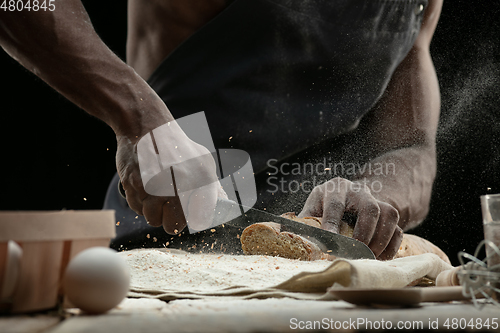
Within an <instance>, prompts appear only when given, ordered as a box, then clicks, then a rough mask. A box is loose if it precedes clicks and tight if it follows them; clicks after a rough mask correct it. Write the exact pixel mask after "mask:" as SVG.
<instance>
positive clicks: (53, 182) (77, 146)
mask: <svg viewBox="0 0 500 333" xmlns="http://www.w3.org/2000/svg"><path fill="white" fill-rule="evenodd" d="M106 3H107V2H106ZM56 5H57V4H56ZM84 5H85V7H86V8H87V10H88V11H89V15H90V17H91V19H92V22H93V23H94V25H95V29H96V31H97V32H98V34H99V35H100V36H101V38H102V39H103V40H104V42H105V43H106V44H107V45H108V46H109V47H110V48H111V49H112V50H113V51H114V52H116V53H117V54H118V55H119V56H120V57H121V58H122V59H125V39H126V29H127V16H126V10H127V2H126V1H113V2H109V4H105V2H102V1H84ZM56 9H57V7H56ZM0 73H1V78H2V85H1V90H0V96H1V103H0V126H1V136H2V143H3V144H2V154H1V164H0V167H1V171H2V172H1V174H2V178H1V180H0V182H1V187H0V210H51V209H56V210H57V209H62V208H66V209H100V208H101V207H102V202H103V200H104V195H105V191H106V188H107V185H108V182H109V180H110V179H111V178H112V176H113V174H114V172H115V165H114V154H115V151H116V140H115V137H114V134H113V132H112V131H111V130H110V129H109V128H108V127H107V125H105V124H104V123H103V122H101V121H99V120H97V119H96V118H93V117H91V116H89V115H88V114H87V113H85V112H84V111H83V110H81V109H79V108H78V107H76V106H74V105H73V104H72V103H70V102H69V101H67V100H66V99H65V98H64V97H62V96H61V95H59V94H58V93H57V92H56V91H54V90H53V89H52V88H50V87H49V86H47V85H46V84H45V83H44V82H43V81H41V80H40V79H38V78H37V77H35V76H34V75H33V74H31V73H30V72H28V71H27V70H25V69H24V68H23V67H21V66H20V65H19V64H18V63H17V62H15V61H14V60H12V59H11V58H10V57H9V56H8V55H7V54H5V53H4V52H3V51H0ZM108 149H109V150H108ZM84 198H85V199H84Z"/></svg>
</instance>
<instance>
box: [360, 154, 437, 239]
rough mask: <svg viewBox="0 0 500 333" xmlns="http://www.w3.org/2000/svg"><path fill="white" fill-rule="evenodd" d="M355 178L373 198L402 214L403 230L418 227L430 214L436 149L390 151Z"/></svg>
mask: <svg viewBox="0 0 500 333" xmlns="http://www.w3.org/2000/svg"><path fill="white" fill-rule="evenodd" d="M360 170H363V171H364V173H363V174H361V173H359V174H358V175H356V177H355V180H358V181H363V182H365V183H366V184H367V185H368V187H370V189H371V192H372V195H373V196H374V197H375V198H376V199H377V200H380V201H383V202H386V203H389V204H391V205H392V206H393V207H395V208H396V209H397V210H398V212H399V223H398V224H399V226H400V227H401V228H402V229H403V230H408V229H411V228H413V227H415V226H417V225H418V224H419V223H420V222H422V220H423V219H424V218H425V216H426V215H427V213H428V210H429V202H430V197H431V191H432V184H433V182H434V178H435V175H436V158H435V150H434V148H433V147H428V146H415V147H409V148H403V149H399V150H395V151H391V152H388V153H385V154H383V155H382V156H380V157H378V158H375V159H373V160H371V161H370V162H369V163H368V165H367V166H366V167H365V168H364V169H360Z"/></svg>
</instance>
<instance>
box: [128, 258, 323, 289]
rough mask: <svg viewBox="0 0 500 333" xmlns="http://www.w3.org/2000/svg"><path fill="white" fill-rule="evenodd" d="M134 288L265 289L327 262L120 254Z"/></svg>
mask: <svg viewBox="0 0 500 333" xmlns="http://www.w3.org/2000/svg"><path fill="white" fill-rule="evenodd" d="M120 255H122V256H123V257H124V258H125V259H126V261H127V263H128V265H129V267H130V273H131V282H130V286H131V288H141V289H154V290H175V291H189V292H209V291H215V290H222V289H225V288H229V287H235V286H238V287H249V288H259V289H260V288H266V287H271V286H274V285H276V284H279V283H281V282H284V281H286V280H287V279H289V278H291V277H292V276H294V275H297V274H298V273H300V272H319V271H322V270H324V269H325V268H327V267H328V266H330V264H331V262H330V261H327V260H316V261H299V260H291V259H285V258H278V257H271V256H244V255H239V256H238V255H226V254H194V253H187V252H181V251H179V252H169V251H164V250H158V249H139V250H132V251H125V252H120Z"/></svg>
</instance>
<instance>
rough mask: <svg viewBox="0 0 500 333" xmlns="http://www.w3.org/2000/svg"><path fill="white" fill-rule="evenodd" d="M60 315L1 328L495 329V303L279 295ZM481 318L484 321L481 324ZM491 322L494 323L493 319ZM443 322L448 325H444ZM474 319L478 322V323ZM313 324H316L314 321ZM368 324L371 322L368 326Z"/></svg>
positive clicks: (146, 302) (23, 318)
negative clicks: (396, 303) (369, 302)
mask: <svg viewBox="0 0 500 333" xmlns="http://www.w3.org/2000/svg"><path fill="white" fill-rule="evenodd" d="M67 312H68V314H67V315H66V316H65V317H66V318H65V319H63V318H61V317H58V316H57V315H55V314H43V315H40V314H38V315H30V316H28V315H20V316H3V317H0V332H2V333H14V332H15V333H28V332H29V333H34V332H41V333H42V332H43V333H63V332H71V333H80V332H92V333H100V332H103V333H109V332H111V333H115V332H116V333H125V332H146V333H148V332H207V333H208V332H287V331H293V332H296V331H301V328H303V329H304V330H305V329H307V328H311V329H313V330H316V331H335V330H336V328H340V329H341V330H342V331H356V330H370V328H372V329H376V328H379V329H382V328H385V329H396V328H397V327H398V325H399V326H403V327H404V326H406V328H407V329H410V330H415V331H421V330H423V329H427V330H429V329H430V330H433V331H434V330H435V331H453V329H454V328H456V329H459V328H460V325H462V327H461V328H464V329H465V330H467V331H473V330H476V329H479V328H481V330H483V331H486V330H489V331H496V332H500V328H499V327H497V326H498V325H500V324H498V323H499V320H500V309H499V308H497V307H494V306H493V305H492V304H486V305H485V306H484V307H483V308H482V309H481V310H480V309H477V308H475V307H474V305H473V304H471V303H461V302H452V303H422V304H421V305H420V306H417V307H409V308H368V307H356V306H353V305H351V304H349V303H346V302H344V301H305V300H295V299H289V298H281V299H275V298H270V299H262V300H260V299H250V300H241V299H232V298H228V297H225V298H213V299H203V300H188V299H185V300H175V301H171V302H168V303H167V302H164V301H161V300H157V299H144V298H142V299H132V298H128V299H125V300H124V301H123V302H122V303H121V304H120V305H119V306H118V307H117V308H115V309H113V310H111V311H109V312H108V313H106V314H103V315H96V316H91V315H85V314H82V313H79V310H77V309H70V310H69V311H67ZM486 321H488V323H489V324H490V327H489V329H488V327H486V326H485V324H486ZM495 323H496V324H495ZM447 324H448V325H447ZM480 324H482V325H481V327H480V326H479V325H480ZM314 325H316V326H314ZM370 325H371V326H370Z"/></svg>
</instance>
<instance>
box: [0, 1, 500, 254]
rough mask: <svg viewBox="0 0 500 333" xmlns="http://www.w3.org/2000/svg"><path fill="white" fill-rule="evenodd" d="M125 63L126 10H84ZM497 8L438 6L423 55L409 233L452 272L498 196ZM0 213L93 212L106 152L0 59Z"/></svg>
mask: <svg viewBox="0 0 500 333" xmlns="http://www.w3.org/2000/svg"><path fill="white" fill-rule="evenodd" d="M84 5H85V7H86V9H87V10H88V12H89V15H90V17H91V19H92V22H93V23H94V26H95V29H96V31H97V33H98V34H99V35H100V36H101V38H102V39H103V40H104V42H105V43H106V44H107V45H108V46H109V47H110V48H111V49H112V50H113V51H114V52H116V53H117V54H118V55H119V56H120V57H121V58H122V59H125V40H126V27H127V16H126V10H127V4H126V1H109V2H108V1H84ZM499 14H500V3H498V2H497V1H493V0H485V1H465V0H453V1H451V0H445V2H444V6H443V12H442V15H441V20H440V23H439V25H438V27H437V31H436V34H435V36H434V39H433V43H432V47H431V52H432V56H433V59H434V64H435V66H436V70H437V73H438V77H439V80H440V87H441V93H442V110H441V113H442V115H441V121H440V128H439V133H438V176H437V179H436V183H435V186H434V192H433V198H432V204H431V211H430V213H429V216H428V218H427V219H426V221H425V222H424V223H423V225H422V226H420V227H419V228H417V229H416V230H415V233H417V234H419V235H422V236H425V237H426V238H428V239H430V240H432V241H434V242H435V243H436V244H437V245H439V246H440V247H442V248H443V249H444V250H445V251H446V252H447V253H448V254H449V256H450V258H451V259H452V261H453V263H454V264H457V260H456V253H457V252H458V251H460V250H466V251H468V252H471V253H472V252H473V251H474V249H475V247H476V245H477V244H478V243H479V241H480V240H481V239H482V238H483V234H482V225H481V212H480V203H479V196H480V195H482V194H486V193H500V59H499V55H498V54H499V52H500V49H499V48H500V40H499V38H500V21H499V20H498V17H499ZM0 73H1V79H2V80H1V82H2V84H1V90H0V98H1V103H0V111H1V112H0V124H1V126H0V129H1V132H0V137H1V139H2V140H1V142H2V145H1V150H0V163H1V177H0V184H1V187H0V210H59V209H63V208H66V209H100V208H101V207H102V203H103V200H104V195H105V192H106V188H107V186H108V183H109V180H110V179H111V178H112V176H113V174H114V172H115V164H114V154H115V151H116V142H115V137H114V134H113V132H112V131H111V130H110V129H109V128H108V127H107V126H106V125H105V124H104V123H102V122H101V121H99V120H97V119H95V118H93V117H91V116H89V115H87V114H86V113H85V112H84V111H82V110H80V109H79V108H77V107H75V106H74V105H73V104H71V103H70V102H68V101H67V100H65V98H64V97H62V96H60V95H59V94H58V93H56V92H55V91H54V90H53V89H52V88H50V87H48V86H47V85H46V84H45V83H43V82H42V81H41V80H40V79H38V78H36V77H35V76H34V75H32V74H31V73H29V72H28V71H27V70H25V69H24V68H22V67H21V66H20V65H18V64H17V63H16V62H15V61H14V60H12V59H11V58H10V57H9V56H8V55H7V54H5V53H4V52H0Z"/></svg>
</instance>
